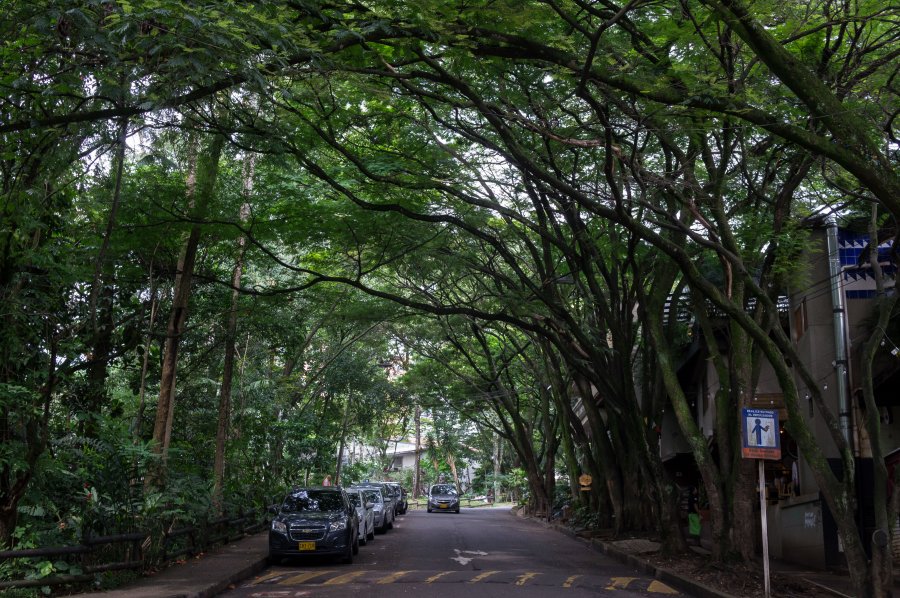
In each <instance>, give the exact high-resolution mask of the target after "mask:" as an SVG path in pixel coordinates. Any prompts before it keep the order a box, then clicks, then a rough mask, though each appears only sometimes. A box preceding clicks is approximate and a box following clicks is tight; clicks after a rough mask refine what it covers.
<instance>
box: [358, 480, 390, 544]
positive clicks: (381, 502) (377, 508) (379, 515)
mask: <svg viewBox="0 0 900 598" xmlns="http://www.w3.org/2000/svg"><path fill="white" fill-rule="evenodd" d="M352 487H353V488H358V489H360V490H362V491H363V493H364V495H365V497H366V501H367V502H370V503H372V514H373V520H374V524H375V530H376V531H378V532H379V533H382V534H383V533H385V532H386V531H388V530H389V529H390V528H392V527H394V521H393V519H392V518H391V512H390V509H389V506H388V504H387V502H386V501H385V499H384V491H383V490H382V488H381V486H352Z"/></svg>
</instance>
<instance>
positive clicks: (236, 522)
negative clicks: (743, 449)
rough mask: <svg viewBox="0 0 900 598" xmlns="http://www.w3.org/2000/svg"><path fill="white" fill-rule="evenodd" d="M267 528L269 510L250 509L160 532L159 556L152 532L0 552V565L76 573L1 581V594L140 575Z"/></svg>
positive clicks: (87, 538)
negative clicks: (43, 565) (125, 573)
mask: <svg viewBox="0 0 900 598" xmlns="http://www.w3.org/2000/svg"><path fill="white" fill-rule="evenodd" d="M267 523H268V519H267V511H262V512H260V511H257V510H250V511H242V512H240V513H237V514H235V515H232V516H226V517H220V518H218V519H213V520H210V521H206V522H203V523H201V524H196V525H185V526H182V527H178V528H174V527H170V528H169V529H166V530H164V531H163V533H162V535H161V537H160V536H159V535H158V533H157V542H158V546H159V551H158V552H157V553H152V552H151V551H150V550H149V548H150V547H151V546H152V545H153V540H154V534H153V533H152V532H133V533H128V534H117V535H111V536H99V537H94V538H91V537H85V538H83V539H82V542H81V544H79V545H77V546H56V547H50V548H31V549H27V550H3V551H0V562H3V561H5V560H7V559H39V558H43V559H60V560H62V559H65V563H66V566H67V568H68V569H69V570H72V571H76V573H71V574H59V575H55V576H53V577H42V578H38V579H20V580H11V581H0V590H4V589H9V588H27V587H41V586H54V585H62V584H77V583H85V582H91V581H93V579H94V576H95V575H96V574H97V573H103V572H106V571H122V570H128V569H132V570H134V569H139V570H143V569H145V568H149V566H151V565H154V564H158V563H160V562H162V563H168V562H171V561H173V560H175V559H177V558H178V557H180V556H183V555H189V556H194V555H196V554H199V553H201V552H204V551H206V550H209V549H210V548H212V547H214V546H216V545H218V544H224V543H228V542H231V541H234V540H236V539H238V538H241V537H243V536H244V535H245V534H252V533H256V532H259V531H262V530H263V529H264V528H265V527H266V526H267Z"/></svg>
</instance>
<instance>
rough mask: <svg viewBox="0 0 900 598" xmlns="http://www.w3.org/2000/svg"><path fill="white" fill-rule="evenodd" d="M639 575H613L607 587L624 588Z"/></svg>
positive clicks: (613, 588) (609, 588) (610, 588)
mask: <svg viewBox="0 0 900 598" xmlns="http://www.w3.org/2000/svg"><path fill="white" fill-rule="evenodd" d="M635 579H637V577H613V578H612V579H611V580H610V581H611V582H612V583H610V584H609V585H608V586H607V587H606V589H607V590H624V589H626V588H627V587H628V584H630V583H631V582H633V581H634V580H635Z"/></svg>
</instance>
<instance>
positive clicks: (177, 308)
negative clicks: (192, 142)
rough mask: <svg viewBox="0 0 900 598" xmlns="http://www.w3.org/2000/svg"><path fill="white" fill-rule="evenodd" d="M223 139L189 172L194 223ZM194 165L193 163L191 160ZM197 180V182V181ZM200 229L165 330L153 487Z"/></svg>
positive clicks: (186, 250) (160, 479)
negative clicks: (156, 458) (156, 459)
mask: <svg viewBox="0 0 900 598" xmlns="http://www.w3.org/2000/svg"><path fill="white" fill-rule="evenodd" d="M224 142H225V140H224V138H223V137H222V136H220V135H215V136H213V138H212V140H211V142H210V143H209V145H208V146H207V147H206V148H204V151H203V152H202V154H201V156H200V157H199V158H198V159H197V160H196V163H195V164H192V165H189V167H188V168H189V170H188V173H189V174H188V185H187V190H188V202H189V205H190V208H191V210H190V211H191V214H192V215H193V216H194V219H195V220H197V219H198V218H200V217H202V216H203V214H204V213H205V211H206V207H207V205H208V204H209V202H210V200H211V199H212V196H213V192H214V187H215V182H216V177H217V174H218V167H219V156H220V155H221V153H222V147H223V146H224ZM192 162H194V160H192ZM195 177H196V179H195ZM195 182H196V185H195V184H194V183H195ZM200 235H201V227H200V226H199V225H197V224H195V225H194V226H192V227H191V231H190V233H189V234H188V237H187V239H186V240H185V243H184V246H183V248H182V251H181V255H180V257H179V259H178V270H177V273H176V276H175V285H174V286H175V289H174V297H173V300H172V311H171V312H170V314H169V323H168V326H167V327H166V344H165V348H164V351H163V363H162V373H161V382H160V389H159V402H158V403H157V408H156V421H155V423H154V426H153V450H154V452H155V453H156V454H157V455H159V458H160V460H159V464H158V471H157V472H155V473H154V474H153V475H151V476H148V478H147V481H148V483H149V484H151V485H157V486H161V485H163V484H164V483H165V471H166V458H167V456H168V451H169V445H170V443H171V438H172V422H173V420H174V414H175V379H176V373H177V366H178V347H179V344H180V342H181V336H182V335H183V334H184V330H185V327H186V324H187V315H188V305H189V303H190V297H191V279H192V277H193V274H194V263H195V260H196V257H197V250H198V248H199V245H200Z"/></svg>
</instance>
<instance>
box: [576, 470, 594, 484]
mask: <svg viewBox="0 0 900 598" xmlns="http://www.w3.org/2000/svg"><path fill="white" fill-rule="evenodd" d="M593 481H594V478H592V477H591V476H590V475H588V474H586V473H583V474H581V475H580V476H578V483H579V484H581V485H582V486H590V485H591V482H593Z"/></svg>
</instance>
